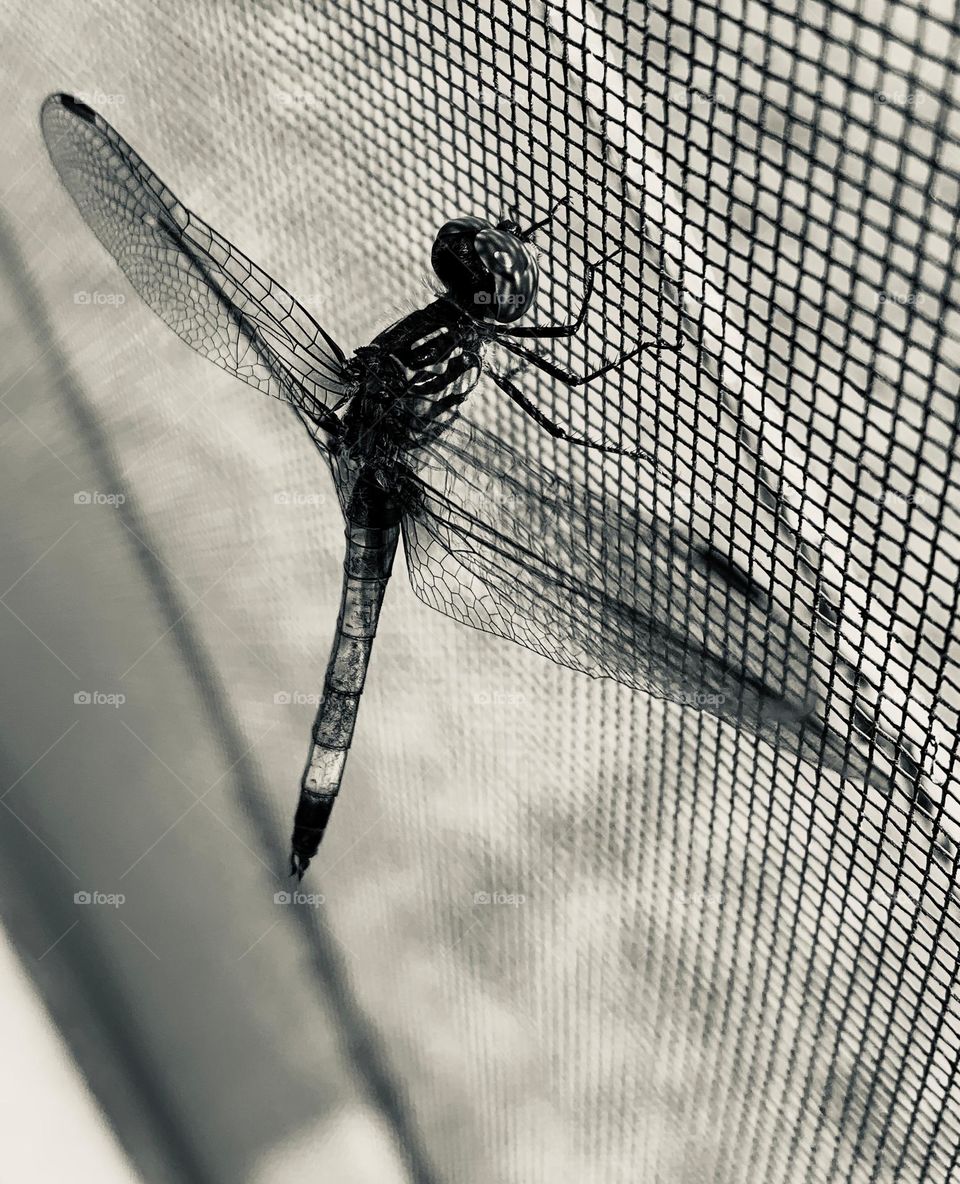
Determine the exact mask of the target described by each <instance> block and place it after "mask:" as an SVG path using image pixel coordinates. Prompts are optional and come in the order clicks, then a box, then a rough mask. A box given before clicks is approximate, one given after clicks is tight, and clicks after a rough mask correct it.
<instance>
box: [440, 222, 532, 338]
mask: <svg viewBox="0 0 960 1184" xmlns="http://www.w3.org/2000/svg"><path fill="white" fill-rule="evenodd" d="M431 262H432V264H433V270H434V271H435V272H436V273H437V275H438V276H439V277H440V279H441V280H442V282H443V284H444V285H445V287H446V289H447V295H448V296H449V297H450V299H452V300H454V301H456V303H457V304H458V305H460V307H461V308H462V309H463V310H464V311H465V312H466V313H467V314H468V315H469V316H471V317H473V318H475V319H477V320H482V321H497V322H500V323H502V324H507V323H509V322H510V321H516V320H518V319H519V318H520V317H522V316H523V314H524V313H525V312H526V311H527V309H528V308H530V306H531V305H532V304H533V301H534V300H535V298H536V295H537V260H536V258H535V256H534V254H533V252H532V251H531V249H530V247H528V246H527V244H526V242H525V241H524V240H523V238H521V236H520V234H519V232H518V230H517V227H516V226H515V224H514V223H512V222H500V223H498V224H497V225H496V226H494V225H493V224H492V223H490V222H485V221H483V220H482V219H481V218H455V219H454V220H453V221H452V222H446V223H444V225H443V226H441V228H440V232H439V234H438V235H437V237H436V240H435V241H434V244H433V251H432V254H431Z"/></svg>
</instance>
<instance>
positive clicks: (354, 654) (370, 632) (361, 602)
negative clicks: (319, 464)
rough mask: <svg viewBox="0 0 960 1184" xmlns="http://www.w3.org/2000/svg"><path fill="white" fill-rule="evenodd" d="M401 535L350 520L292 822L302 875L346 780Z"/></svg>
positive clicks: (295, 866)
mask: <svg viewBox="0 0 960 1184" xmlns="http://www.w3.org/2000/svg"><path fill="white" fill-rule="evenodd" d="M399 537H400V527H399V524H396V525H382V526H368V525H360V524H358V523H356V522H351V521H348V523H347V554H346V558H345V560H344V574H343V592H342V594H341V597H340V615H339V616H338V618H337V631H336V634H335V636H334V639H333V647H332V649H331V653H330V661H329V663H328V665H327V674H326V678H325V679H324V684H323V697H322V699H321V701H320V706H319V708H318V710H317V715H316V719H315V720H314V724H313V745H312V747H311V749H310V757H309V759H308V761H307V767H306V769H305V770H304V774H303V780H302V781H301V784H300V802H299V804H298V806H297V813H296V817H295V818H294V825H293V854H292V857H291V863H292V870H293V871H294V872H296V873H297V875H299V876H302V875H303V873H304V872H305V871H306V869H307V865H308V864H309V863H310V860H311V859H312V858H313V856H314V855H316V853H317V848H318V847H319V846H320V840H321V839H322V838H323V832H324V830H325V829H326V826H327V822H328V821H329V818H330V813H331V811H332V810H333V803H334V802H335V801H336V797H337V793H338V791H339V789H340V782H341V780H342V779H343V770H344V767H345V765H346V763H347V753H348V752H349V751H350V743H351V741H352V739H353V729H354V725H355V724H356V722H357V708H358V707H359V705H360V696H361V694H362V693H363V684H364V680H365V679H366V676H367V666H368V664H369V662H370V652H371V650H372V648H373V639H374V637H375V636H376V632H377V621H378V619H379V617H380V608H381V605H382V604H383V595H384V592H385V591H386V587H387V582H388V580H389V579H390V570H391V568H392V566H393V557H394V555H395V554H396V550H397V541H398V539H399Z"/></svg>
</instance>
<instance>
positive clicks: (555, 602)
mask: <svg viewBox="0 0 960 1184" xmlns="http://www.w3.org/2000/svg"><path fill="white" fill-rule="evenodd" d="M510 438H512V437H510ZM412 459H413V461H414V463H415V466H416V475H415V477H414V478H413V481H412V488H411V492H410V499H411V500H410V509H409V511H408V513H407V515H406V517H405V518H404V521H403V532H404V549H405V552H406V558H407V568H408V571H409V574H410V581H411V584H412V585H413V589H414V591H415V592H416V594H417V596H419V597H420V599H421V600H423V601H424V602H425V603H427V604H428V605H430V607H431V608H435V609H437V610H438V611H439V612H441V613H444V614H445V615H447V616H449V617H452V618H454V619H455V620H457V621H460V622H461V623H462V624H465V625H470V626H472V627H473V628H476V629H481V630H483V631H485V632H487V633H491V634H495V635H496V636H498V637H504V638H507V639H509V640H510V641H513V642H517V643H519V644H520V645H523V646H526V647H527V648H528V649H531V650H534V651H535V652H536V653H539V654H542V655H543V656H544V657H546V658H550V659H551V660H552V661H554V662H558V663H560V664H561V665H564V666H569V667H571V668H572V669H574V670H579V671H582V672H583V673H585V674H589V675H592V676H594V677H607V678H612V679H616V680H617V681H618V682H621V683H624V684H625V685H627V686H629V687H633V688H635V689H638V690H645V691H648V692H650V693H652V694H655V695H657V696H660V697H662V698H667V699H671V700H673V701H675V702H678V703H681V704H685V705H689V706H693V707H696V708H699V709H702V710H706V711H708V712H710V713H711V714H713V715H715V716H718V717H719V718H721V719H726V720H728V721H730V722H732V723H734V724H735V725H736V726H738V727H741V726H742V727H746V728H748V729H749V730H751V731H753V732H754V733H756V734H757V735H760V736H763V737H764V738H766V739H768V740H770V741H771V743H774V744H783V745H785V746H786V747H787V748H788V749H790V750H791V751H792V752H794V753H796V754H797V755H799V756H801V757H803V758H805V759H807V760H810V761H811V762H813V763H814V764H816V765H818V766H825V767H827V768H830V769H833V770H835V771H837V772H839V773H841V774H843V775H844V776H847V777H853V778H854V779H856V780H860V781H865V782H868V783H870V784H872V785H875V786H877V787H878V788H880V789H881V790H882V791H883V792H884V793H885V794H891V795H892V794H893V793H894V792H895V791H899V792H900V793H902V794H903V795H904V797H905V799H906V800H907V801H908V802H909V803H910V807H909V808H910V809H911V810H914V809H916V810H917V811H918V817H919V819H920V821H921V823H922V825H923V826H925V827H926V828H927V829H928V830H929V831H930V837H931V838H932V839H933V840H934V848H935V853H936V854H937V857H938V858H941V859H948V858H953V857H955V854H956V851H957V850H958V841H960V829H958V831H957V833H956V835H954V834H953V833H952V832H951V833H948V831H947V828H946V827H945V826H944V825H943V824H942V822H939V821H936V818H937V803H938V802H939V801H942V799H943V791H942V785H943V777H942V775H941V771H940V770H939V769H938V768H937V767H936V760H935V758H936V754H937V746H936V744H932V745H931V742H930V738H929V737H928V736H925V735H924V718H925V717H924V713H923V711H922V710H920V709H918V708H917V705H916V704H913V703H912V701H910V699H909V696H905V697H904V696H901V698H903V701H902V702H900V701H899V700H898V699H896V698H895V697H891V695H890V694H889V693H887V694H885V693H883V692H882V691H880V690H878V688H879V687H881V686H882V683H883V680H882V678H877V677H873V676H871V674H870V671H869V670H868V669H867V667H866V665H865V663H864V661H863V659H862V656H861V655H859V654H857V653H855V652H851V650H850V646H849V645H848V643H847V640H846V635H847V633H848V632H850V630H849V629H848V628H845V627H842V626H843V618H842V615H841V614H840V613H839V611H838V609H837V606H836V605H835V604H833V602H832V601H831V599H830V597H829V596H828V595H827V593H826V592H825V590H824V587H823V581H822V579H821V578H820V577H818V575H817V572H816V571H815V570H814V569H813V568H811V556H810V554H809V553H808V552H809V548H807V547H804V546H801V545H800V543H797V545H796V546H793V545H791V541H790V539H791V535H790V531H789V530H788V529H787V528H786V525H785V524H783V523H781V522H780V518H779V515H778V514H777V513H775V512H774V507H772V506H770V505H765V504H764V503H763V501H762V499H761V500H759V501H757V502H756V503H754V504H753V505H752V506H751V510H750V514H749V522H750V524H751V525H750V527H749V533H750V538H751V540H752V545H753V544H755V545H756V547H757V554H758V560H757V562H756V563H755V564H754V565H753V570H756V571H758V572H762V573H763V574H762V579H763V582H762V583H760V582H759V577H757V578H752V576H751V575H750V574H748V573H747V571H745V570H743V568H742V567H741V566H740V565H739V564H738V563H736V562H735V561H734V560H733V559H732V558H731V557H730V556H728V555H726V554H724V553H722V552H721V551H720V550H718V549H717V547H715V546H713V545H712V544H711V543H710V541H709V540H708V538H707V537H706V536H705V535H704V534H703V533H699V532H698V531H697V530H695V529H693V528H692V527H691V526H687V525H685V523H688V522H691V521H693V517H692V515H691V514H690V512H689V510H690V507H689V506H684V507H681V506H679V505H677V504H676V502H677V495H676V493H675V491H674V490H673V489H671V488H669V487H667V488H664V487H662V486H661V487H659V488H656V487H654V488H647V489H646V490H643V487H642V482H641V480H639V479H638V480H637V482H636V492H635V493H633V494H632V495H627V494H625V493H624V492H623V488H624V486H623V477H624V466H623V461H622V458H621V461H620V467H619V469H618V470H617V471H616V475H617V477H618V478H619V480H620V485H619V486H613V485H612V484H611V483H610V482H609V481H608V482H604V481H596V480H594V481H592V482H591V481H590V480H589V478H588V474H587V470H586V469H585V468H584V467H583V466H582V464H581V465H580V467H579V468H577V469H576V471H574V472H569V473H564V472H563V471H562V470H558V466H557V465H556V464H554V463H551V464H549V465H546V464H541V463H540V462H538V461H537V460H536V459H534V458H532V457H531V456H530V455H528V454H526V453H524V452H521V451H518V450H516V449H514V448H512V447H510V445H509V444H507V443H505V441H504V439H502V438H500V437H498V436H494V435H492V434H491V433H490V432H488V431H487V430H485V429H484V428H482V427H481V426H479V425H477V424H472V423H470V422H469V421H468V420H467V419H466V418H465V417H464V416H462V415H461V416H459V418H457V419H455V420H453V421H452V422H451V423H450V425H449V426H448V428H447V430H446V431H445V433H444V434H443V435H441V436H440V437H439V438H438V439H436V440H435V441H433V442H432V443H430V444H429V445H427V446H426V447H424V448H422V449H421V450H420V451H419V452H418V453H417V454H415V455H414V457H413V458H412ZM577 463H579V462H577ZM643 471H645V470H643V469H642V468H640V467H638V472H640V473H642V472H643ZM609 475H611V474H609V473H608V476H609ZM610 488H617V489H618V493H617V495H616V496H613V495H612V494H611V493H610V492H609V489H610ZM655 505H656V506H657V507H658V512H656V513H655V512H654V510H653V508H652V507H653V506H655ZM699 508H700V509H701V510H702V511H706V510H708V509H709V508H708V507H699ZM681 509H683V510H684V511H685V512H681ZM700 517H701V519H702V518H703V517H709V514H708V513H701V515H700ZM728 533H729V532H728ZM793 537H794V540H795V541H796V538H797V536H796V535H795V534H794V536H793ZM831 672H832V674H831Z"/></svg>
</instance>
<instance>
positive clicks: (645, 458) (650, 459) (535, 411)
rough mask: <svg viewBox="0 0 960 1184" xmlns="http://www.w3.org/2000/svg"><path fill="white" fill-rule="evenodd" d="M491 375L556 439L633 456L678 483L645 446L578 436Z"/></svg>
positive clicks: (614, 453) (503, 389)
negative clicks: (619, 443) (620, 445)
mask: <svg viewBox="0 0 960 1184" xmlns="http://www.w3.org/2000/svg"><path fill="white" fill-rule="evenodd" d="M490 377H491V378H492V379H493V381H494V382H495V383H496V384H497V386H498V387H499V388H500V389H501V390H502V391H503V392H504V394H506V395H508V396H509V397H510V398H511V399H512V400H513V402H514V403H516V404H517V406H518V407H519V408H520V409H521V411H523V412H525V413H526V414H527V415H529V416H530V418H531V419H532V420H534V422H535V423H538V424H539V425H540V427H542V428H543V430H544V431H545V432H547V433H548V434H549V435H551V436H553V438H554V439H555V440H565V441H566V442H567V443H568V444H577V445H579V446H580V447H582V448H590V449H593V450H595V451H597V452H606V453H610V454H612V455H614V456H629V457H633V458H634V459H635V460H639V461H642V462H643V463H644V464H648V465H650V467H651V468H652V469H654V470H655V471H656V472H657V473H659V474H660V475H661V476H663V477H664V478H665V479H666V480H667V481H668V483H669V484H670V485H671V487H672V486H673V485H674V484H676V479H675V478H674V476H673V474H672V473H670V472H669V470H668V469H666V468H664V466H663V465H662V464H660V462H659V461H658V460H657V459H656V458H655V457H654V455H653V454H652V453H651V452H648V451H647V450H646V449H645V448H620V447H618V446H617V445H616V444H604V443H602V442H601V441H599V440H591V439H590V438H589V437H588V436H576V435H574V434H573V433H572V432H568V431H567V430H566V428H563V427H561V426H560V424H558V423H554V421H553V420H552V419H549V418H548V417H547V416H546V415H544V414H543V412H542V411H541V410H540V408H539V407H537V406H536V404H535V403H531V401H530V400H529V399H528V398H527V396H526V395H525V394H524V393H523V391H521V390H519V389H518V388H517V387H515V386H514V385H513V383H512V382H511V381H510V380H509V379H508V378H505V377H504V376H503V375H502V374H493V373H491V374H490Z"/></svg>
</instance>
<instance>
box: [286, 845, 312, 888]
mask: <svg viewBox="0 0 960 1184" xmlns="http://www.w3.org/2000/svg"><path fill="white" fill-rule="evenodd" d="M309 866H310V860H309V859H307V857H306V856H305V855H301V854H299V852H297V851H291V852H290V875H291V876H296V877H297V882H298V883H299V882H300V881H301V880H302V879H303V876H304V873H305V872H306V870H307V868H308V867H309Z"/></svg>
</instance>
